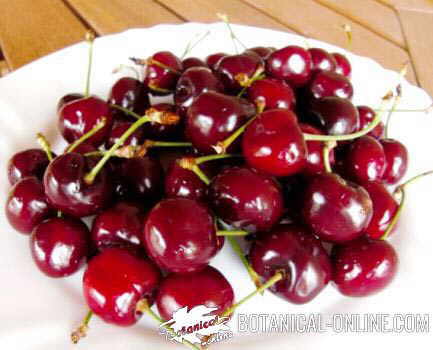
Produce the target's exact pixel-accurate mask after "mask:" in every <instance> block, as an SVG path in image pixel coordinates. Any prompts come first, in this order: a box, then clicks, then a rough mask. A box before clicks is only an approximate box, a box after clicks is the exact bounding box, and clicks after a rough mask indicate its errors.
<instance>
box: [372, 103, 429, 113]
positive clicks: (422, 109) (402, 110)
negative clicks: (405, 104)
mask: <svg viewBox="0 0 433 350" xmlns="http://www.w3.org/2000/svg"><path fill="white" fill-rule="evenodd" d="M374 111H377V109H374ZM390 111H391V109H386V110H385V112H390ZM431 111H433V104H432V105H430V106H428V107H426V108H420V109H404V108H403V109H400V108H396V109H394V112H419V113H430V112H431Z"/></svg>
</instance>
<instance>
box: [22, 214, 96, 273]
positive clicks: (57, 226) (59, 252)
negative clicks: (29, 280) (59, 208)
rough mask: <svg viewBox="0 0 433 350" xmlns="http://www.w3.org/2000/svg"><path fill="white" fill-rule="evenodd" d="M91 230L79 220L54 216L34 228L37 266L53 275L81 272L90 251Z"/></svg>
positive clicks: (34, 252)
mask: <svg viewBox="0 0 433 350" xmlns="http://www.w3.org/2000/svg"><path fill="white" fill-rule="evenodd" d="M89 243H90V233H89V229H88V228H87V226H86V225H85V224H84V223H83V222H82V221H81V220H79V219H72V218H67V217H62V218H51V219H48V220H45V221H43V222H42V223H40V224H39V225H38V226H36V228H35V229H34V231H33V233H32V235H31V237H30V248H31V252H32V257H33V260H34V262H35V263H36V266H37V267H38V268H39V270H41V271H42V272H43V273H44V274H46V275H47V276H49V277H66V276H70V275H72V274H73V273H75V272H77V271H78V270H79V269H80V267H82V266H83V265H84V264H85V263H86V260H87V256H88V254H89Z"/></svg>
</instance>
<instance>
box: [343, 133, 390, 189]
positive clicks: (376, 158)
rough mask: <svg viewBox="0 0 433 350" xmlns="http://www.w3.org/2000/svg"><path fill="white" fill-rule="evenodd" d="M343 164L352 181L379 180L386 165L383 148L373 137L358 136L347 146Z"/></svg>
mask: <svg viewBox="0 0 433 350" xmlns="http://www.w3.org/2000/svg"><path fill="white" fill-rule="evenodd" d="M343 166H344V172H345V174H346V175H347V176H349V177H350V178H351V179H352V180H353V181H356V182H358V183H361V182H367V181H380V180H381V179H382V176H383V174H384V172H385V167H386V160H385V152H384V149H383V147H382V145H381V144H380V143H379V141H377V140H376V139H375V138H374V137H371V136H363V137H360V138H358V139H356V140H354V141H353V142H352V143H351V144H350V145H349V146H348V149H347V151H346V155H345V159H344V163H343Z"/></svg>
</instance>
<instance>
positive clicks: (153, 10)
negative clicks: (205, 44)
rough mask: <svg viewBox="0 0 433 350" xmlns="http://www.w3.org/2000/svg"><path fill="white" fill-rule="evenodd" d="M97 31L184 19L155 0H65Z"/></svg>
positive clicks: (105, 32)
mask: <svg viewBox="0 0 433 350" xmlns="http://www.w3.org/2000/svg"><path fill="white" fill-rule="evenodd" d="M65 1H66V2H67V3H68V4H69V5H70V6H71V7H72V8H73V9H74V10H75V11H77V13H79V14H80V16H81V17H82V18H83V19H84V20H85V21H86V22H87V23H89V25H90V26H91V27H92V28H93V29H94V30H95V31H96V32H97V33H98V34H101V35H102V34H110V33H114V32H119V31H123V30H125V29H128V28H134V27H135V28H136V27H143V26H146V27H149V26H153V25H156V24H160V23H181V22H183V20H182V19H181V18H180V17H179V16H176V15H175V14H173V13H172V12H170V11H169V10H167V9H166V8H164V7H163V6H161V5H159V4H158V3H156V2H155V1H153V0H128V1H125V0H110V1H107V0H91V1H89V0H65Z"/></svg>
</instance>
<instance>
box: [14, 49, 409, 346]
mask: <svg viewBox="0 0 433 350" xmlns="http://www.w3.org/2000/svg"><path fill="white" fill-rule="evenodd" d="M134 63H135V64H136V68H137V69H139V70H140V72H141V73H142V75H143V78H142V79H136V78H131V77H123V78H121V79H119V80H118V81H117V82H116V83H115V84H114V85H113V86H112V89H111V92H110V95H109V98H108V100H104V99H101V98H100V97H97V96H93V95H89V93H88V91H87V92H86V94H85V95H81V94H70V95H67V96H64V97H63V98H62V99H61V100H60V102H59V104H58V127H59V131H60V133H61V135H62V136H63V138H64V139H65V140H66V141H67V142H68V143H69V146H68V147H67V148H66V149H65V150H64V151H62V152H61V154H59V155H56V154H53V153H52V152H51V149H50V146H49V143H48V141H47V140H46V139H44V137H43V136H42V135H40V136H39V140H40V143H41V145H42V147H41V149H29V150H25V151H22V152H19V153H17V154H15V155H14V156H13V157H12V159H11V160H10V162H9V165H8V176H9V181H10V183H11V185H12V186H13V187H12V189H11V191H10V194H9V197H8V200H7V204H6V214H7V217H8V219H9V222H10V224H11V225H12V226H13V227H14V228H15V229H16V230H17V231H19V232H21V233H23V234H27V235H30V248H31V254H32V256H33V259H34V262H35V263H36V265H37V267H38V268H39V269H40V270H41V271H42V272H43V273H44V274H46V275H47V276H49V277H55V278H57V277H66V276H70V275H71V274H73V273H75V272H77V271H78V270H79V269H80V268H81V267H83V266H84V267H85V272H84V277H83V293H84V296H85V299H86V301H87V304H88V307H89V309H90V310H91V312H90V313H89V314H88V316H87V317H86V320H85V322H84V324H83V326H82V328H81V329H80V332H81V334H78V335H77V334H75V335H74V336H75V339H76V338H77V337H79V336H80V335H81V336H83V335H84V331H85V329H84V328H86V327H87V323H88V321H89V319H90V316H91V314H92V313H94V314H96V315H98V316H99V317H100V318H102V319H103V320H104V321H106V322H110V323H114V324H116V325H120V326H129V325H132V324H135V323H136V322H137V321H138V319H139V318H140V316H141V314H142V313H143V312H149V313H150V314H151V315H153V316H154V317H155V318H157V319H158V320H160V321H162V320H169V319H171V317H172V315H173V312H175V311H176V310H177V309H179V308H183V307H185V306H188V307H189V308H192V307H194V306H196V305H206V306H208V307H216V308H217V310H216V311H215V313H216V314H219V315H230V314H231V313H232V312H233V311H234V309H235V308H236V307H237V306H238V305H239V304H240V303H238V304H235V303H234V292H233V289H232V287H231V285H230V284H229V282H228V281H227V280H226V278H225V277H224V276H223V274H222V273H221V272H220V271H218V270H217V269H215V268H213V267H211V266H209V263H210V262H211V261H212V258H213V257H214V256H215V255H216V254H218V252H219V251H220V250H221V248H222V247H223V245H224V241H225V239H226V238H227V240H228V241H229V242H230V244H232V246H233V248H234V249H235V251H236V252H237V254H238V255H239V257H240V258H241V260H242V262H243V264H244V265H245V267H246V269H247V271H248V273H249V275H250V277H251V278H252V280H253V281H254V283H255V285H256V289H253V290H254V292H253V293H252V294H257V293H259V292H261V291H263V290H264V289H269V290H270V291H271V292H272V293H274V294H276V295H278V296H280V297H281V298H283V299H284V300H287V301H288V302H290V303H295V304H301V303H307V302H309V301H310V300H312V299H313V298H315V297H316V296H317V295H318V294H319V293H320V292H321V291H322V290H323V289H324V288H325V287H326V285H327V284H328V283H329V282H330V281H332V282H333V284H334V285H335V286H336V287H337V289H338V290H339V291H340V292H341V293H342V294H344V295H347V296H357V297H358V296H367V295H371V294H373V293H375V292H378V291H380V290H382V289H383V288H384V287H386V286H387V285H388V284H389V283H390V282H391V281H392V279H393V277H394V275H395V273H396V269H397V265H398V258H397V255H396V252H395V250H394V249H393V247H392V246H391V244H390V243H388V242H387V241H386V240H385V238H386V237H387V236H388V235H389V233H391V231H392V229H393V227H394V226H395V224H396V222H397V219H398V216H399V213H400V209H401V204H402V203H399V200H398V198H399V196H400V195H401V194H403V190H404V185H403V186H402V185H400V186H399V187H397V193H391V192H390V190H389V189H388V186H389V185H396V184H397V183H398V182H399V181H400V180H401V179H402V177H403V176H404V174H405V172H406V169H407V162H408V155H407V151H406V148H405V146H404V145H403V144H401V143H400V142H399V141H397V140H394V139H390V138H384V136H383V134H384V129H385V128H384V124H383V123H382V122H381V121H380V118H381V116H380V115H379V114H380V113H376V112H375V110H373V109H372V108H370V107H367V106H354V105H353V103H352V102H351V98H352V95H353V86H352V84H351V81H350V75H351V65H350V63H349V61H348V60H347V58H346V57H345V56H343V55H341V54H338V53H329V52H327V51H325V50H323V49H320V48H310V49H304V48H302V47H299V46H287V47H284V48H282V49H278V50H277V49H274V48H269V47H255V48H251V49H247V50H245V51H244V52H243V53H240V54H235V55H228V54H224V53H215V54H211V55H210V56H208V57H207V58H206V59H205V60H204V61H203V60H201V59H199V58H195V57H190V58H186V59H183V60H181V59H179V58H178V57H176V56H175V55H174V54H173V53H171V52H166V51H164V52H157V53H155V54H154V55H153V56H151V57H150V58H147V59H134ZM87 90H88V89H87ZM152 95H153V96H156V95H159V96H161V95H172V96H173V103H159V104H154V105H151V103H150V98H149V97H150V96H152ZM91 216H93V219H92V223H91V225H90V229H89V228H88V225H86V224H85V223H84V222H83V221H82V218H83V217H91ZM235 236H241V237H240V238H239V237H235ZM239 239H245V240H246V245H247V246H248V247H249V248H248V251H242V250H241V248H240V245H239V244H238V240H239ZM323 243H325V245H324V246H325V247H326V249H325V248H324V246H323ZM251 286H252V287H254V285H253V284H252V285H251ZM242 302H243V301H241V303H242ZM152 303H155V304H156V308H157V310H158V313H159V315H160V316H158V315H156V313H155V312H153V311H152V310H151V309H150V306H151V305H152ZM80 332H79V333H80Z"/></svg>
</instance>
